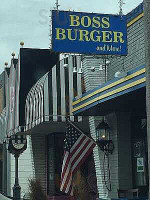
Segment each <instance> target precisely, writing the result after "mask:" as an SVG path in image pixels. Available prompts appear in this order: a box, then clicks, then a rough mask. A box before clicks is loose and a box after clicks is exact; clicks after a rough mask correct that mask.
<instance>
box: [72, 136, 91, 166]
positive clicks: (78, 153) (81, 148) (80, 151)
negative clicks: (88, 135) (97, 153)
mask: <svg viewBox="0 0 150 200" xmlns="http://www.w3.org/2000/svg"><path fill="white" fill-rule="evenodd" d="M89 143H90V140H89V139H86V140H84V142H83V144H82V145H81V146H80V147H79V148H78V150H77V151H76V153H74V155H73V156H72V160H71V161H72V167H73V165H74V163H75V162H77V160H78V159H79V157H80V156H81V155H82V153H83V152H84V150H85V151H86V148H88V145H89Z"/></svg>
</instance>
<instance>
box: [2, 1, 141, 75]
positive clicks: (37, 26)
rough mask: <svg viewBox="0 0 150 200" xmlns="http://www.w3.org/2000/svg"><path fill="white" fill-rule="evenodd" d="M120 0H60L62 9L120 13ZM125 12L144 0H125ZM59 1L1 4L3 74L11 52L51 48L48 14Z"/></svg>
mask: <svg viewBox="0 0 150 200" xmlns="http://www.w3.org/2000/svg"><path fill="white" fill-rule="evenodd" d="M118 1H119V0H59V4H60V7H59V9H60V10H74V11H84V12H95V13H107V14H117V13H118V12H119V3H118ZM124 2H125V4H124V5H123V13H124V14H126V13H128V12H130V11H131V10H132V9H133V8H135V7H136V6H138V5H139V4H140V3H141V2H142V0H124ZM55 3H56V0H5V1H3V4H1V6H0V26H1V28H0V73H1V72H2V71H3V69H4V63H5V62H6V61H7V62H8V63H10V59H11V53H12V52H15V53H16V55H18V52H19V48H20V41H24V43H25V45H24V47H31V48H49V39H50V37H49V21H50V18H49V15H50V10H52V9H53V8H54V7H55Z"/></svg>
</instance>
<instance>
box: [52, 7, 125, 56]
mask: <svg viewBox="0 0 150 200" xmlns="http://www.w3.org/2000/svg"><path fill="white" fill-rule="evenodd" d="M52 50H53V51H55V52H63V53H79V54H101V55H127V23H126V16H120V15H106V14H95V13H82V12H71V11H57V10H53V11H52Z"/></svg>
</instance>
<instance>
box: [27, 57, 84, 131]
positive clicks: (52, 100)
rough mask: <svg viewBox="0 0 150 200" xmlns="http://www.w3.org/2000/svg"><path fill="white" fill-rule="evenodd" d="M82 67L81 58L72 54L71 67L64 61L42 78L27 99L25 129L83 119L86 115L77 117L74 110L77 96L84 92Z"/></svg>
mask: <svg viewBox="0 0 150 200" xmlns="http://www.w3.org/2000/svg"><path fill="white" fill-rule="evenodd" d="M75 59H76V61H75V62H74V60H75ZM75 69H76V71H75ZM80 69H81V57H80V56H71V55H70V56H69V57H68V66H67V67H64V60H61V61H59V63H57V64H56V65H55V66H54V67H53V68H52V69H51V71H49V72H48V73H46V74H45V75H44V76H43V77H42V78H41V79H40V80H38V82H37V83H36V84H35V85H34V86H33V87H32V88H31V90H30V91H29V93H28V95H27V98H26V106H25V120H26V122H25V123H26V125H25V130H24V131H28V130H30V129H32V128H33V127H35V126H37V125H39V124H41V123H43V122H58V121H59V122H65V121H66V117H69V118H70V120H71V121H76V122H77V121H82V117H74V116H73V113H72V102H73V98H74V97H75V96H81V95H82V84H81V76H82V74H81V73H77V72H78V71H79V70H80Z"/></svg>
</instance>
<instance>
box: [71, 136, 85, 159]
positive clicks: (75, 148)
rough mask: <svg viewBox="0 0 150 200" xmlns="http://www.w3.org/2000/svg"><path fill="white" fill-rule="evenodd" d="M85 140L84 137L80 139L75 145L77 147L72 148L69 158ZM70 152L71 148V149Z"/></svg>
mask: <svg viewBox="0 0 150 200" xmlns="http://www.w3.org/2000/svg"><path fill="white" fill-rule="evenodd" d="M85 139H86V137H85V136H83V137H82V139H81V140H80V142H79V143H77V145H76V146H75V147H74V149H73V151H71V154H70V156H72V155H73V154H74V153H75V152H76V151H77V150H78V148H79V147H80V146H81V144H82V143H83V141H84V140H85ZM71 150H72V148H71Z"/></svg>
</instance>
